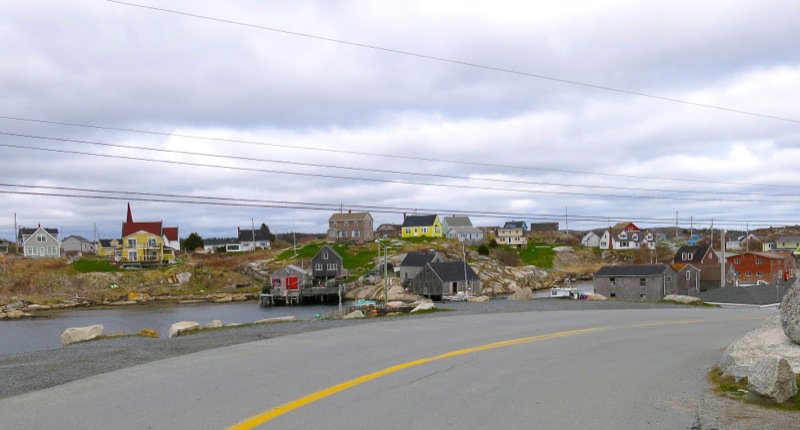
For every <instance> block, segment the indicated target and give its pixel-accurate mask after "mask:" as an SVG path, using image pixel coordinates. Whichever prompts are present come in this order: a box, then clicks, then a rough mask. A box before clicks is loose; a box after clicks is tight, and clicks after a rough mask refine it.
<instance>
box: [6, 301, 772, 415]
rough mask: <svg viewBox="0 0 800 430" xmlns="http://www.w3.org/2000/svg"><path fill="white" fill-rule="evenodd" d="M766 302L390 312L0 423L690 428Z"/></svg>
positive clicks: (23, 407) (201, 361)
mask: <svg viewBox="0 0 800 430" xmlns="http://www.w3.org/2000/svg"><path fill="white" fill-rule="evenodd" d="M769 312H774V310H773V311H764V310H754V309H736V310H733V309H716V308H692V307H686V308H676V309H643V310H615V311H610V310H605V311H557V312H522V313H498V314H482V315H459V316H452V317H445V318H430V319H404V318H398V319H395V320H390V321H386V322H379V323H372V324H363V325H354V326H348V327H342V328H336V329H331V330H323V331H316V332H309V333H303V334H298V335H291V336H285V337H279V338H274V339H269V340H264V341H258V342H251V343H246V344H240V345H235V346H229V347H225V348H218V349H212V350H207V351H202V352H198V353H194V354H189V355H184V356H180V357H175V358H170V359H166V360H161V361H156V362H152V363H148V364H145V365H141V366H135V367H130V368H126V369H122V370H118V371H114V372H111V373H106V374H102V375H97V376H92V377H89V378H85V379H82V380H78V381H75V382H71V383H68V384H65V385H61V386H57V387H53V388H49V389H45V390H41V391H36V392H31V393H27V394H23V395H19V396H15V397H10V398H7V399H3V400H0V429H15V430H17V429H37V430H38V429H80V430H86V429H226V428H239V429H246V428H263V429H268V428H275V429H362V428H364V429H366V428H374V429H409V428H412V429H439V428H456V429H458V428H460V429H532V428H533V429H535V428H539V429H580V428H587V429H589V428H591V429H645V428H646V429H670V430H674V429H689V428H692V426H693V425H694V424H695V423H696V422H697V417H698V415H699V414H700V412H701V411H702V410H703V408H704V404H703V393H704V390H706V389H707V384H706V382H705V375H706V373H707V372H708V370H709V369H710V368H711V367H712V366H714V365H715V363H716V361H717V359H718V358H719V356H720V353H721V351H722V349H723V348H724V347H725V346H727V345H728V344H729V343H730V342H731V341H733V340H735V339H736V338H737V337H739V336H741V335H743V334H745V333H746V332H747V331H749V330H750V329H752V328H754V327H755V326H757V325H758V324H759V322H760V320H761V319H763V318H764V317H765V316H767V315H768V313H769ZM0 383H2V375H0ZM234 426H236V427H234Z"/></svg>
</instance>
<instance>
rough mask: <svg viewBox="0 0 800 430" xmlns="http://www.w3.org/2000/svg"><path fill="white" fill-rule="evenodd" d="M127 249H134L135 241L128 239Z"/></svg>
mask: <svg viewBox="0 0 800 430" xmlns="http://www.w3.org/2000/svg"><path fill="white" fill-rule="evenodd" d="M128 248H136V239H128Z"/></svg>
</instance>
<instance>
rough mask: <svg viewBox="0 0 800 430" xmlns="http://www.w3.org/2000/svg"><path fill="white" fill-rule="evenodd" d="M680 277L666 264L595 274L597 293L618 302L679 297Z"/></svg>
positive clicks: (616, 268)
mask: <svg viewBox="0 0 800 430" xmlns="http://www.w3.org/2000/svg"><path fill="white" fill-rule="evenodd" d="M676 276H677V275H676V273H675V271H674V270H672V268H670V267H669V266H667V265H665V264H625V265H620V266H603V267H602V268H600V270H598V271H597V273H595V274H594V291H595V293H598V294H602V295H604V296H606V297H615V298H618V299H644V300H659V299H661V298H663V297H664V296H666V295H667V294H676V288H675V277H676Z"/></svg>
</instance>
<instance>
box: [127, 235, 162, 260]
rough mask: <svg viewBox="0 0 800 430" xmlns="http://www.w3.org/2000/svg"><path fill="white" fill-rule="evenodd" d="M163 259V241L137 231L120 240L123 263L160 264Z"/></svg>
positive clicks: (156, 236) (157, 237)
mask: <svg viewBox="0 0 800 430" xmlns="http://www.w3.org/2000/svg"><path fill="white" fill-rule="evenodd" d="M163 261H165V259H164V239H163V238H162V237H161V236H158V235H155V234H153V233H150V232H148V231H144V230H139V231H137V232H135V233H132V234H129V235H127V236H125V237H124V238H123V239H122V262H123V263H161V262H163Z"/></svg>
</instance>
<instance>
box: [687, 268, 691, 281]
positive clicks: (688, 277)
mask: <svg viewBox="0 0 800 430" xmlns="http://www.w3.org/2000/svg"><path fill="white" fill-rule="evenodd" d="M690 279H692V272H690V271H688V270H687V271H686V280H687V281H688V280H690Z"/></svg>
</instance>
